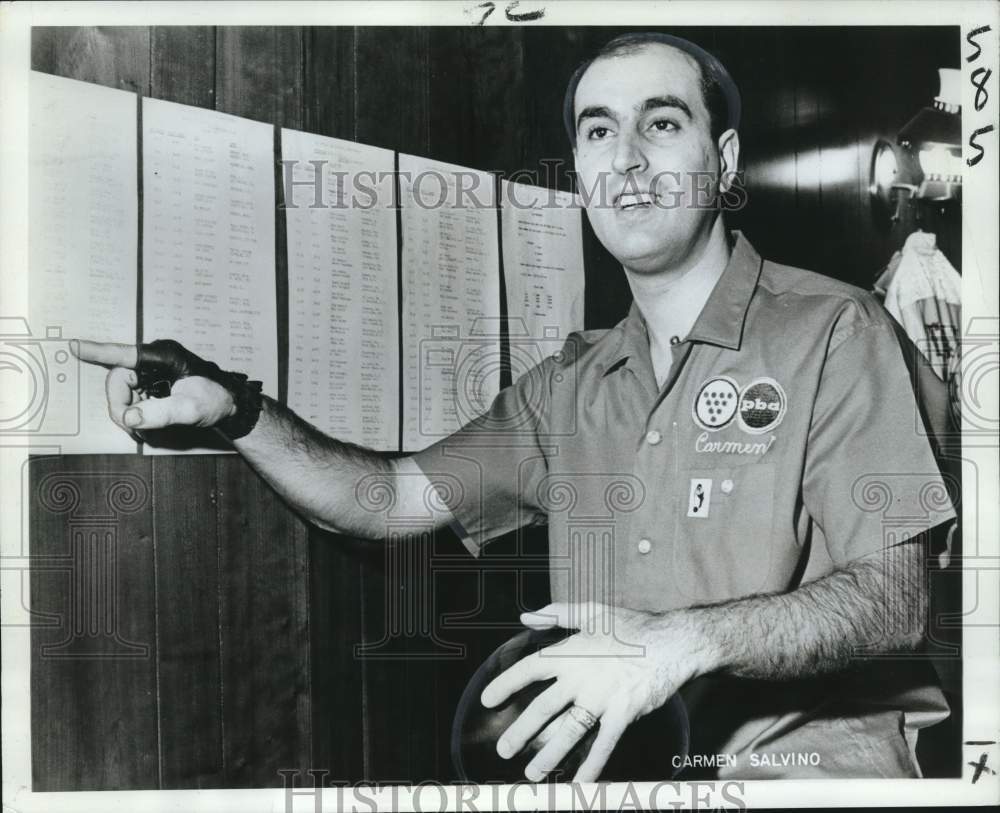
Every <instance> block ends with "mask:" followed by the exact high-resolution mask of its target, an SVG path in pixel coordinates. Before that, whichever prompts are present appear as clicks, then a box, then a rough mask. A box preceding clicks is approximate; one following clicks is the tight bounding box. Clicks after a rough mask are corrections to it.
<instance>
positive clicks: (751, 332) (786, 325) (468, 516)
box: [415, 234, 954, 779]
mask: <svg viewBox="0 0 1000 813" xmlns="http://www.w3.org/2000/svg"><path fill="white" fill-rule="evenodd" d="M671 350H672V354H673V359H672V366H671V369H670V373H669V375H668V377H667V380H666V381H665V382H664V385H663V386H662V387H659V388H658V387H657V384H656V380H655V377H654V373H653V368H652V364H651V361H650V354H649V341H648V336H647V333H646V328H645V326H644V324H643V321H642V318H641V317H640V314H639V312H638V310H637V309H636V308H635V307H634V306H633V308H632V310H631V312H630V313H629V315H628V316H627V317H626V318H625V319H624V320H623V321H622V322H621V323H620V324H618V325H617V326H616V327H614V328H612V329H610V330H596V331H585V332H582V333H577V334H573V335H572V336H570V337H569V339H568V340H567V342H566V343H565V345H564V347H563V349H562V350H561V352H559V353H557V354H555V356H553V357H550V358H547V359H546V360H545V361H544V362H543V363H541V364H540V365H539V366H537V367H536V368H535V369H534V370H532V371H531V372H529V373H528V374H526V375H524V376H522V377H521V378H519V379H518V381H517V382H515V383H514V385H513V386H511V387H508V388H506V389H505V390H503V391H502V392H501V393H500V394H499V395H498V396H497V398H496V399H495V401H494V403H493V404H492V407H491V408H490V410H489V412H488V413H487V414H486V415H484V416H482V417H481V418H479V419H477V420H475V421H473V422H472V423H470V424H469V425H467V426H466V427H464V428H463V429H462V430H460V431H459V432H457V433H456V434H455V435H453V436H451V437H449V438H446V439H444V440H442V441H440V442H438V443H436V444H434V445H433V446H431V447H429V448H427V449H425V450H424V451H422V452H420V453H418V454H416V455H415V460H416V462H417V463H418V465H419V466H420V467H421V469H422V470H423V471H424V473H425V474H426V475H427V476H428V478H429V479H430V480H431V481H432V482H433V483H435V485H436V487H437V490H438V492H439V494H440V495H441V497H442V499H444V500H445V501H446V502H447V504H448V505H449V507H450V508H451V511H452V514H453V516H454V518H455V524H456V526H457V527H456V530H457V531H458V532H459V534H460V535H461V536H462V538H463V539H464V541H465V544H466V545H467V546H468V547H469V548H470V550H472V551H473V552H474V553H478V552H479V551H480V549H481V547H482V546H483V545H484V544H485V543H486V542H487V541H488V540H490V539H491V538H494V537H497V536H500V535H502V534H505V533H507V532H510V531H512V530H514V529H517V528H521V527H524V526H527V525H535V524H540V523H544V522H547V523H548V535H549V572H550V581H551V590H552V598H553V600H555V601H569V602H576V601H581V602H582V601H588V600H596V601H601V602H604V603H607V604H613V605H617V606H626V607H631V608H633V609H637V610H646V611H650V612H663V611H667V610H670V609H675V608H681V607H686V606H691V605H694V604H698V603H703V602H708V601H717V600H726V599H735V598H740V597H743V596H746V595H749V594H752V593H762V592H784V591H790V590H794V589H795V588H796V587H798V586H799V585H801V584H802V583H803V582H806V581H809V580H811V579H815V578H819V577H822V576H824V575H826V574H829V573H830V572H832V571H833V570H834V569H836V567H837V566H838V565H842V564H844V563H846V562H849V561H851V560H854V559H857V558H858V557H861V556H865V555H867V554H871V553H874V552H877V551H879V550H881V549H883V548H884V547H887V546H890V545H893V544H896V543H898V542H901V541H903V540H905V539H906V538H908V537H910V536H914V535H916V534H918V533H920V532H922V531H924V530H927V529H929V528H932V527H934V526H936V525H938V524H940V523H942V522H944V521H947V520H948V519H950V518H951V517H953V516H954V512H953V509H952V507H951V503H950V500H949V498H948V495H947V493H946V491H945V487H944V484H943V482H942V478H941V476H940V474H939V471H938V468H937V465H936V463H935V461H934V457H933V456H932V452H931V449H930V446H929V443H928V440H927V436H926V433H925V431H924V427H923V424H922V422H921V419H920V417H919V412H918V409H917V406H916V403H915V399H914V395H913V391H912V389H911V385H910V379H909V376H908V373H907V369H906V365H905V362H904V359H903V355H902V351H901V349H900V346H899V344H898V340H897V338H896V335H895V333H894V330H893V327H892V324H891V322H890V321H889V319H888V317H887V316H886V314H885V313H884V311H883V310H882V308H881V306H880V305H879V304H878V302H877V301H876V300H875V299H874V298H873V297H871V296H870V295H868V294H867V293H865V292H863V291H861V290H860V289H857V288H854V287H852V286H849V285H845V284H843V283H840V282H836V281H834V280H831V279H828V278H826V277H823V276H820V275H818V274H813V273H810V272H808V271H802V270H799V269H796V268H790V267H785V266H781V265H777V264H775V263H772V262H768V261H764V260H761V258H760V256H759V255H758V254H757V253H756V251H755V250H754V249H753V247H752V246H751V245H750V243H749V242H748V241H747V240H746V239H745V238H744V237H742V236H741V235H739V234H737V235H736V240H735V245H734V249H733V253H732V255H731V258H730V261H729V263H728V265H727V267H726V269H725V271H724V272H723V275H722V277H721V278H720V280H719V282H718V283H717V285H716V287H715V288H714V289H713V291H712V293H711V295H710V296H709V299H708V301H707V302H706V304H705V306H704V308H703V309H702V312H701V313H700V315H699V317H698V319H697V321H696V322H695V324H694V327H693V328H692V329H691V331H690V333H689V334H688V336H686V337H684V339H683V340H680V341H678V342H676V343H675V344H673V345H672V347H671ZM684 692H685V698H686V700H687V701H688V705H689V709H694V711H693V717H692V720H693V724H692V737H693V739H692V744H691V753H692V754H697V753H701V754H712V753H723V754H727V755H728V757H727V760H726V761H725V762H724V764H722V765H720V766H717V767H715V768H712V769H711V770H708V771H707V772H703V773H702V775H703V776H708V777H710V778H719V779H724V778H769V777H770V778H774V777H794V778H805V777H809V776H818V777H832V776H843V777H863V776H885V777H900V776H919V775H920V769H919V766H918V764H917V762H916V757H915V743H916V731H917V730H918V729H919V728H922V727H925V726H927V725H931V724H933V723H934V722H936V721H938V720H940V719H942V718H943V717H945V716H947V704H946V703H945V702H944V698H943V696H942V695H941V693H940V690H939V689H938V688H937V686H936V681H935V679H934V677H933V674H932V670H931V669H930V666H929V664H928V663H926V662H917V661H913V660H910V661H907V662H905V663H902V665H900V664H895V665H893V664H892V663H890V662H888V661H879V660H877V661H873V662H869V663H867V664H865V665H862V666H860V667H859V668H857V669H852V670H850V671H848V672H847V673H843V674H841V673H838V674H836V675H833V676H825V677H824V676H816V677H814V678H802V679H799V680H796V681H776V682H768V681H744V680H739V679H735V678H727V677H724V676H709V677H707V678H702V679H700V680H699V681H695V682H694V683H693V684H689V685H688V686H686V687H685V690H684ZM714 710H717V711H714ZM788 766H792V767H788ZM681 776H682V778H691V777H690V774H689V773H688V774H681Z"/></svg>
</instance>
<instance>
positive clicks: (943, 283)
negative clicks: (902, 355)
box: [875, 232, 962, 381]
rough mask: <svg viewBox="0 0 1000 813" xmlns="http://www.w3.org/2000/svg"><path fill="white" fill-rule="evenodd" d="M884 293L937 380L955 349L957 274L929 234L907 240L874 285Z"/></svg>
mask: <svg viewBox="0 0 1000 813" xmlns="http://www.w3.org/2000/svg"><path fill="white" fill-rule="evenodd" d="M875 289H876V291H878V292H879V293H881V292H882V291H885V307H886V309H887V310H888V311H889V313H891V314H892V315H893V317H895V319H896V321H897V322H899V323H900V324H901V325H902V326H903V329H904V330H905V331H906V335H907V336H909V337H910V340H911V341H912V342H913V343H914V344H915V345H916V346H917V347H918V348H919V350H920V352H921V354H922V355H923V356H924V358H926V359H927V363H928V365H929V366H930V368H931V369H932V370H933V371H934V373H935V374H936V375H937V377H938V378H940V379H941V380H942V381H947V380H948V368H949V364H950V362H951V360H952V358H953V357H954V356H955V355H956V353H957V352H958V339H959V335H960V334H959V330H960V327H959V326H960V319H961V307H962V277H961V276H960V275H959V273H958V271H956V270H955V268H954V267H953V266H952V264H951V263H950V262H948V259H947V258H946V257H945V256H944V254H942V253H941V252H940V251H939V250H938V247H937V238H936V237H935V236H934V235H933V234H930V233H928V232H914V233H913V234H911V235H910V236H909V237H907V238H906V243H904V245H903V249H902V251H897V252H896V254H894V255H893V257H892V259H891V260H890V261H889V266H888V267H887V268H886V270H885V271H884V272H883V274H882V276H881V277H879V279H878V281H877V282H876V283H875Z"/></svg>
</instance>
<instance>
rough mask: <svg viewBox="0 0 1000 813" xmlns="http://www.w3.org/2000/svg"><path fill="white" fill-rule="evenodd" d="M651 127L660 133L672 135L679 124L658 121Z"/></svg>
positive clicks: (663, 120)
mask: <svg viewBox="0 0 1000 813" xmlns="http://www.w3.org/2000/svg"><path fill="white" fill-rule="evenodd" d="M650 126H651V127H652V128H653V129H654V130H656V131H657V132H660V133H672V132H673V131H674V130H676V129H678V127H677V124H676V123H675V122H672V121H671V120H670V119H657V120H656V121H654V122H653V123H652V124H651V125H650Z"/></svg>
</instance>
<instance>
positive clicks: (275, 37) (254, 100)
mask: <svg viewBox="0 0 1000 813" xmlns="http://www.w3.org/2000/svg"><path fill="white" fill-rule="evenodd" d="M303 49H304V44H303V33H302V30H301V29H298V28H274V27H269V28H268V27H252V26H241V27H225V28H219V29H218V33H217V36H216V53H217V55H218V71H217V75H216V79H215V85H216V93H215V96H216V109H217V110H219V111H221V112H223V113H231V114H232V115H235V116H242V117H244V118H248V119H255V120H258V121H264V122H267V123H269V124H274V125H276V127H277V128H281V127H291V128H293V129H301V128H302V126H303V122H304V110H305V102H304V100H303V90H304V88H303V85H304V77H303V53H304V50H303ZM274 159H275V161H274V182H275V190H276V194H277V195H278V196H279V199H280V196H281V194H282V191H283V189H284V184H283V182H282V177H281V169H280V165H279V163H278V161H279V159H280V136H279V133H278V132H277V131H276V133H275V152H274ZM274 214H275V231H274V236H275V296H276V308H277V315H278V318H277V327H278V337H277V341H278V392H277V393H270V394H271V395H275V396H276V397H277V398H278V400H280V401H282V402H284V401H286V400H287V393H288V249H287V231H286V222H285V213H284V211H283V210H281V209H279V208H278V207H275V213H274Z"/></svg>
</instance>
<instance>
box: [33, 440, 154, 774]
mask: <svg viewBox="0 0 1000 813" xmlns="http://www.w3.org/2000/svg"><path fill="white" fill-rule="evenodd" d="M24 475H25V478H24V486H25V487H26V490H25V493H24V497H25V499H26V500H27V502H28V506H29V511H30V529H29V532H30V545H31V548H30V554H31V557H32V572H31V609H32V611H33V612H34V613H36V614H38V615H36V616H34V618H33V624H34V626H33V628H32V631H31V744H32V787H33V789H34V790H35V791H78V790H118V789H156V788H157V787H158V782H159V780H158V763H157V751H158V747H157V687H156V669H155V654H156V622H155V593H154V561H153V544H152V528H151V521H150V511H149V502H150V499H151V496H152V488H151V483H150V465H149V461H148V460H145V459H143V458H140V457H136V456H119V455H79V456H70V457H46V458H38V457H36V458H33V459H31V460H30V462H29V463H28V466H27V467H26V470H25V472H24Z"/></svg>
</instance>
